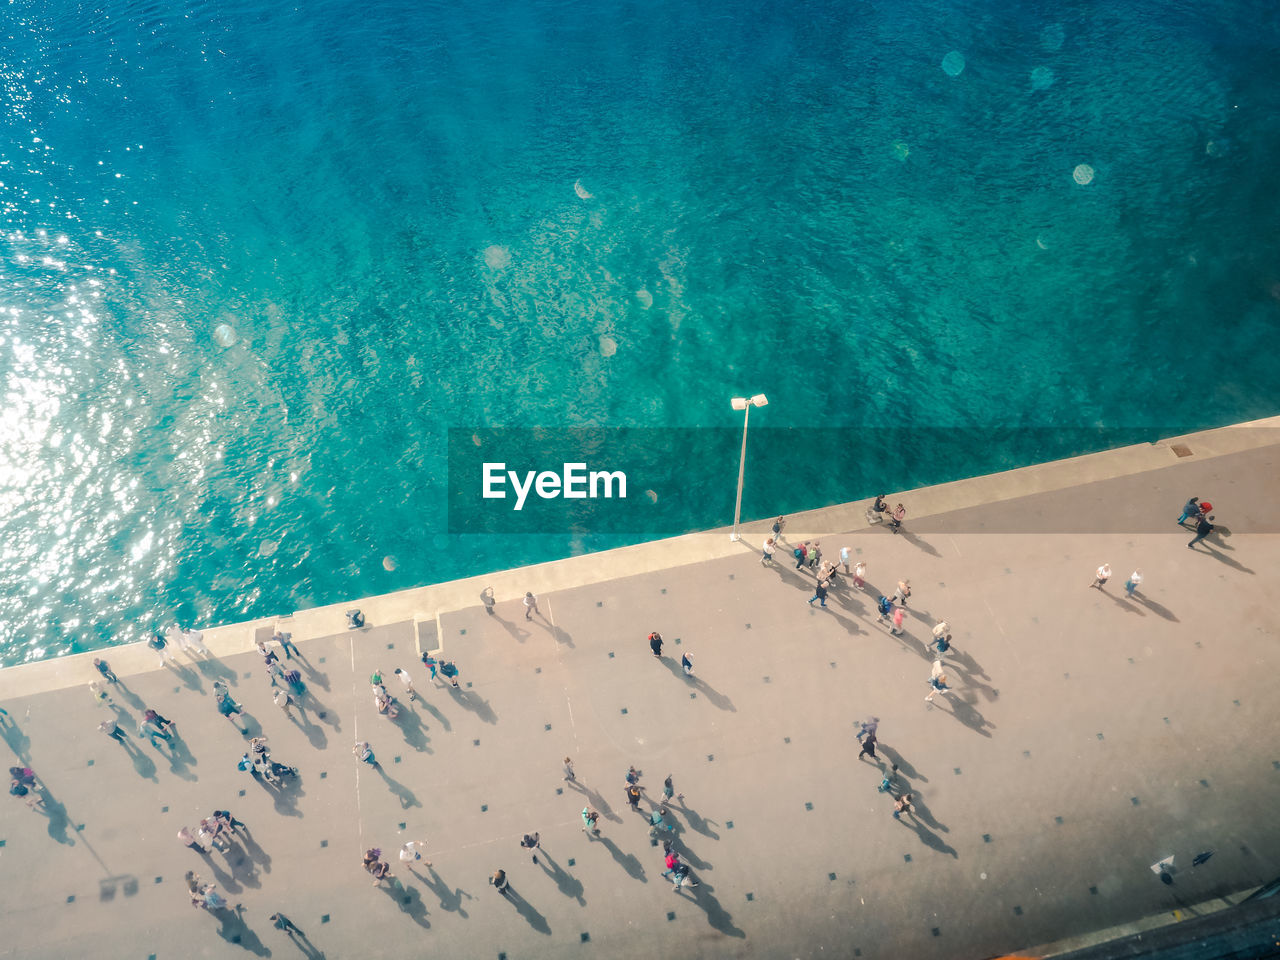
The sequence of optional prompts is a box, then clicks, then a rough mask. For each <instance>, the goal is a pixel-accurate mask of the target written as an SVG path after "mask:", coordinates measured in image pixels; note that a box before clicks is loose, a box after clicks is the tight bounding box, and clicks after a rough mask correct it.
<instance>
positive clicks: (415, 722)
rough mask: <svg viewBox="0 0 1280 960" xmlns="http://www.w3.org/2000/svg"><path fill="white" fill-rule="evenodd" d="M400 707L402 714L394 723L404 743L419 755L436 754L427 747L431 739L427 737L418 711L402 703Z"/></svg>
mask: <svg viewBox="0 0 1280 960" xmlns="http://www.w3.org/2000/svg"><path fill="white" fill-rule="evenodd" d="M399 706H400V712H399V713H398V714H397V715H396V718H395V720H394V721H392V722H393V723H395V725H396V726H397V727H399V728H400V733H401V735H403V737H404V742H405V743H407V744H408V745H409V746H411V747H413V749H414V750H417V751H418V752H419V753H434V752H435V751H433V750H432V749H431V748H430V747H429V746H428V745H427V743H428V741H429V740H430V739H431V738H430V737H429V736H427V728H426V727H425V726H424V725H423V723H422V718H421V717H419V716H418V711H416V710H414V709H413V707H412V706H410V705H409V704H407V703H404V702H402V701H401V702H399Z"/></svg>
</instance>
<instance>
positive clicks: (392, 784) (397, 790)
mask: <svg viewBox="0 0 1280 960" xmlns="http://www.w3.org/2000/svg"><path fill="white" fill-rule="evenodd" d="M373 769H375V770H377V771H378V773H379V774H380V775H381V777H382V779H383V780H384V781H386V784H387V789H389V790H390V791H391V792H392V793H393V794H395V796H396V799H397V800H399V801H400V807H401V809H403V810H408V809H409V808H410V807H420V806H422V801H421V800H419V799H418V795H417V794H415V793H414V792H413V791H412V790H410V789H409V788H408V787H406V786H405V785H404V784H403V783H401V782H400V781H399V780H397V779H396V778H395V777H393V776H391V775H390V774H389V773H387V771H386V770H384V769H383V767H382V764H380V763H375V764H374V765H373Z"/></svg>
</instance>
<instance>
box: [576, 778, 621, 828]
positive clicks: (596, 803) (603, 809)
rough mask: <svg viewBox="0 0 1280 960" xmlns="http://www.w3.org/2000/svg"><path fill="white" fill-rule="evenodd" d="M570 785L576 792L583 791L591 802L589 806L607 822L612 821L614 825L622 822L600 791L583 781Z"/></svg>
mask: <svg viewBox="0 0 1280 960" xmlns="http://www.w3.org/2000/svg"><path fill="white" fill-rule="evenodd" d="M568 785H569V786H570V787H572V788H573V789H574V790H581V791H582V794H583V796H585V797H586V798H587V799H588V800H590V801H591V802H590V803H589V804H587V806H589V807H591V808H592V809H593V810H595V811H596V813H598V814H600V816H602V817H604V818H605V819H606V820H612V821H613V822H614V823H621V822H622V818H621V817H620V816H618V815H617V814H616V813H614V812H613V808H612V807H611V806H609V801H608V800H606V799H605V798H604V797H603V796H601V795H600V793H599V791H597V790H593V789H591V788H590V787H588V786H587V785H586V784H584V783H583V782H582V781H581V780H570V781H569V784H568Z"/></svg>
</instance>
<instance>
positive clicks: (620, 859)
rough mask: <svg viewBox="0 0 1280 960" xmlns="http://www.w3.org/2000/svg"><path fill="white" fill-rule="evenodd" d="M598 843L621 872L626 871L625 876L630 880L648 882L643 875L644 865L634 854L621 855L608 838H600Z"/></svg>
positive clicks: (616, 846)
mask: <svg viewBox="0 0 1280 960" xmlns="http://www.w3.org/2000/svg"><path fill="white" fill-rule="evenodd" d="M600 842H601V843H602V844H604V847H605V849H606V850H608V851H609V855H610V856H611V857H613V859H614V862H615V863H617V864H618V866H620V867H622V869H623V870H625V871H627V874H628V875H629V876H630V877H631V879H633V880H639V881H640V882H641V883H648V882H649V878H648V877H646V876H645V875H644V865H643V864H642V863H641V862H640V861H639V859H638V858H637V857H636V855H635V854H633V853H623V852H622V851H621V850H620V849H618V845H617V844H616V843H614V842H613V840H612V839H611V838H609V837H603V836H602V837H600Z"/></svg>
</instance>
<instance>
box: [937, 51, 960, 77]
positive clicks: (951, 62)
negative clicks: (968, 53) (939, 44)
mask: <svg viewBox="0 0 1280 960" xmlns="http://www.w3.org/2000/svg"><path fill="white" fill-rule="evenodd" d="M942 72H943V73H945V74H946V75H947V76H948V77H958V76H960V74H962V73H964V54H963V53H961V52H960V51H959V50H952V51H951V52H950V53H948V54H947V55H946V56H945V57H943V58H942Z"/></svg>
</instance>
